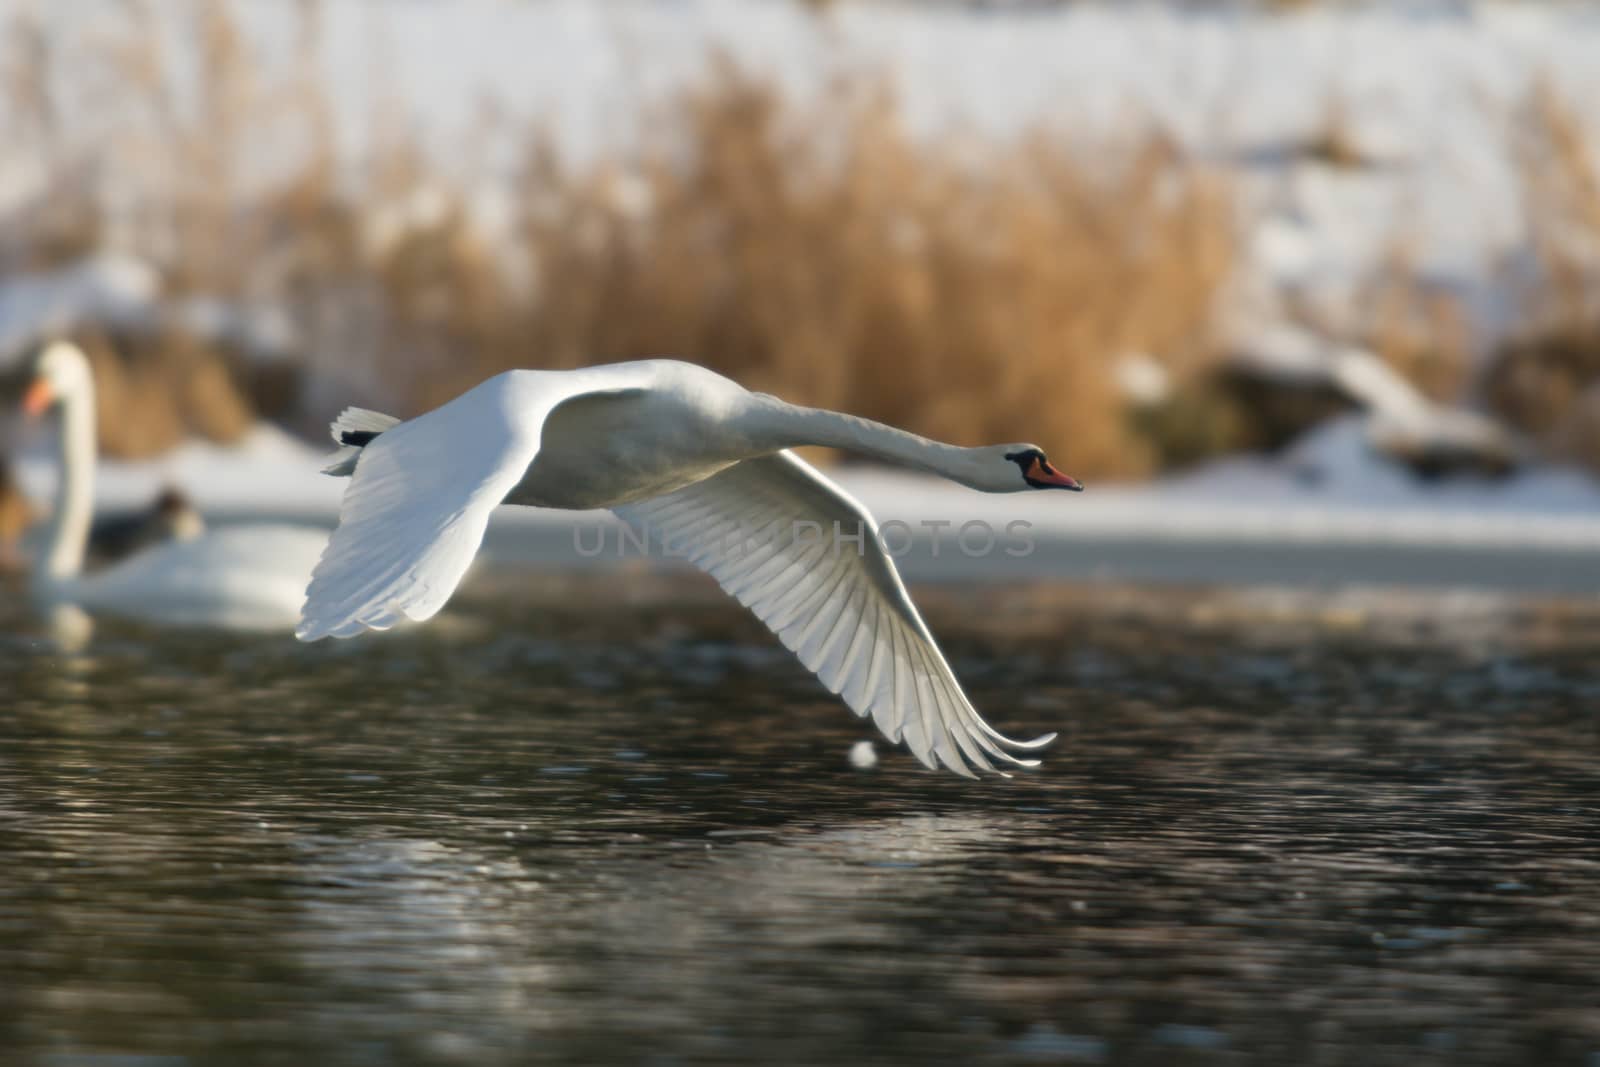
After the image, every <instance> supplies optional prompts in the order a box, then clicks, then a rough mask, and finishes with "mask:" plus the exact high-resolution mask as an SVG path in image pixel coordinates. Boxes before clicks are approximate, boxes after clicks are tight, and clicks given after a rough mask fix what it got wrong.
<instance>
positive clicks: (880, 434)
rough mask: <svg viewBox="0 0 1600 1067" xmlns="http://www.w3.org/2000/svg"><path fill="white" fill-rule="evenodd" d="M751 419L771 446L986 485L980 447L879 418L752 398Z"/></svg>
mask: <svg viewBox="0 0 1600 1067" xmlns="http://www.w3.org/2000/svg"><path fill="white" fill-rule="evenodd" d="M753 414H754V418H753V419H752V422H753V423H755V424H757V425H758V426H759V427H760V428H761V429H760V436H761V437H763V438H764V441H763V443H764V444H765V445H766V446H768V447H772V448H795V447H798V446H802V445H822V446H825V447H828V448H839V449H844V450H845V451H847V452H854V453H856V454H858V455H865V456H871V457H873V458H875V459H882V460H887V461H888V462H890V463H895V464H898V465H900V466H903V467H911V468H913V469H914V470H920V471H926V472H928V473H929V474H937V475H938V476H939V477H941V478H949V479H950V480H951V481H955V482H960V483H961V484H962V485H967V486H971V487H972V488H974V489H987V488H988V486H987V485H986V480H987V479H986V477H985V476H986V473H987V472H986V466H987V464H986V457H985V456H984V455H983V450H981V449H972V448H960V447H957V446H956V445H947V444H944V443H943V442H941V441H933V440H929V439H928V438H926V437H921V436H918V435H917V434H914V433H909V432H907V431H905V430H897V429H895V428H894V427H893V426H885V425H884V424H883V423H881V422H873V421H872V420H871V419H863V418H859V417H857V416H855V415H845V414H841V413H840V412H837V411H827V410H825V409H822V408H805V407H798V406H796V405H794V404H787V403H785V402H783V401H782V400H778V399H777V398H775V397H769V396H764V395H763V396H758V397H757V406H756V409H755V411H754V413H753Z"/></svg>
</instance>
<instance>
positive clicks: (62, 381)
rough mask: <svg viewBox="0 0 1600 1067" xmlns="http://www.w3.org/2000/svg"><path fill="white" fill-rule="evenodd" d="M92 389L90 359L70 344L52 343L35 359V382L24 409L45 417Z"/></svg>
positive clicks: (32, 384)
mask: <svg viewBox="0 0 1600 1067" xmlns="http://www.w3.org/2000/svg"><path fill="white" fill-rule="evenodd" d="M89 386H90V370H89V357H87V356H85V355H84V354H83V349H81V348H79V347H78V346H77V345H75V344H72V343H71V342H68V341H52V342H51V343H50V344H48V345H46V346H45V347H44V349H43V350H42V351H41V352H40V353H39V354H38V355H37V356H35V357H34V361H33V381H32V382H31V383H30V384H29V385H28V390H27V392H25V393H23V394H22V410H23V411H25V412H27V413H28V414H29V415H42V414H43V413H44V412H46V411H48V410H49V409H50V408H51V407H52V406H53V405H55V404H58V403H60V402H61V401H63V400H65V399H66V398H67V397H69V396H73V395H75V394H77V393H80V392H82V391H83V390H85V389H87V388H89Z"/></svg>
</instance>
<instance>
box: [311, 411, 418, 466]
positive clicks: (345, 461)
mask: <svg viewBox="0 0 1600 1067" xmlns="http://www.w3.org/2000/svg"><path fill="white" fill-rule="evenodd" d="M399 421H400V420H399V419H397V418H395V417H394V416H393V415H384V414H381V413H379V412H376V411H368V410H367V409H366V408H345V409H344V411H343V413H341V414H340V416H339V417H338V418H337V419H334V420H333V425H331V426H329V427H328V432H329V433H331V434H332V435H333V440H334V443H335V444H337V445H339V451H337V452H335V453H334V454H333V455H332V456H330V457H328V465H327V466H326V467H323V468H322V473H323V474H332V475H334V476H336V477H339V478H348V477H350V475H352V474H354V473H355V470H356V460H358V459H360V458H361V450H362V449H363V448H365V447H367V445H369V444H371V443H372V439H373V438H374V437H376V436H378V435H379V434H380V433H382V432H383V431H385V430H387V429H389V428H390V427H391V426H394V425H395V424H396V423H398V422H399Z"/></svg>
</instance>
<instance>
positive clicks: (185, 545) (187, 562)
mask: <svg viewBox="0 0 1600 1067" xmlns="http://www.w3.org/2000/svg"><path fill="white" fill-rule="evenodd" d="M54 405H59V406H60V408H61V438H60V444H61V452H60V454H61V471H60V481H59V483H58V485H57V490H56V504H55V510H54V513H53V515H52V516H51V526H50V533H49V537H48V542H47V545H46V550H45V557H44V559H43V561H42V562H41V564H40V565H39V566H38V567H36V568H35V569H34V572H33V576H32V579H31V583H30V585H31V592H32V594H33V597H34V599H35V600H36V601H38V602H40V603H41V604H43V605H47V606H52V605H59V604H72V605H76V606H77V607H79V608H82V609H84V610H86V611H88V612H90V613H103V614H110V615H118V616H123V617H126V618H134V619H142V620H146V621H150V622H159V623H167V624H173V625H188V626H221V627H226V628H229V629H241V630H287V629H289V628H290V627H292V626H293V625H294V624H295V621H296V620H297V619H298V618H299V614H300V607H301V604H302V603H303V602H304V600H305V585H306V579H307V576H308V575H310V573H311V568H312V567H313V566H315V565H316V562H317V559H318V557H319V556H320V555H321V553H322V550H323V548H324V547H325V546H326V545H327V541H328V538H327V535H326V534H325V533H324V532H322V531H321V530H316V529H313V528H310V527H302V526H288V525H265V524H263V525H252V526H236V527H228V528H224V529H219V530H212V531H206V532H202V533H199V534H198V535H197V536H194V537H191V538H188V539H184V540H174V541H168V542H165V543H162V544H158V545H155V546H152V547H149V548H145V549H143V550H142V551H138V552H135V553H134V554H133V555H131V556H128V557H126V558H125V559H123V560H121V561H120V562H117V563H115V564H113V565H111V566H109V567H107V568H105V569H103V570H99V571H95V572H93V573H90V574H84V573H82V570H83V558H84V550H85V547H86V544H87V541H88V537H89V528H90V522H91V520H92V518H93V510H94V468H95V460H96V455H95V453H96V440H95V401H94V381H93V377H92V374H91V371H90V367H89V361H88V358H87V357H86V356H85V355H84V354H83V352H82V351H81V350H80V349H78V348H77V347H76V346H74V345H71V344H67V343H64V342H57V343H55V344H52V345H50V346H48V347H47V348H46V349H45V350H44V351H43V352H42V353H40V355H39V357H38V359H37V361H36V364H35V374H34V379H33V383H32V385H31V386H30V387H29V390H28V393H27V397H26V399H25V400H24V406H25V407H26V408H27V409H28V410H29V411H31V412H33V413H34V414H38V413H41V412H43V411H44V410H45V409H46V408H49V407H51V406H54Z"/></svg>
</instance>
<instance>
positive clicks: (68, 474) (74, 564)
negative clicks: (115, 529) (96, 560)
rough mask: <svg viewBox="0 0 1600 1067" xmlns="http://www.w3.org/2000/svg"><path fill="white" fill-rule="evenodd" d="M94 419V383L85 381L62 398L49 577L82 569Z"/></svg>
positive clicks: (91, 487)
mask: <svg viewBox="0 0 1600 1067" xmlns="http://www.w3.org/2000/svg"><path fill="white" fill-rule="evenodd" d="M94 418H95V409H94V386H93V385H92V384H91V383H90V382H89V381H87V380H85V381H83V382H81V383H79V385H78V387H77V388H75V389H73V390H72V391H71V392H70V393H68V394H67V395H66V396H64V397H62V400H61V436H60V440H59V447H60V456H59V459H60V465H59V467H58V470H59V471H60V478H59V481H58V482H57V483H56V505H55V513H54V515H52V516H51V519H50V540H49V548H48V553H49V554H48V555H47V556H46V557H45V567H44V573H45V576H46V577H48V578H53V579H63V578H72V577H75V576H76V575H77V574H78V572H79V571H81V570H82V569H83V551H84V547H85V546H86V545H87V544H88V541H89V523H90V520H91V519H92V518H93V517H94V465H95V428H94Z"/></svg>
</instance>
